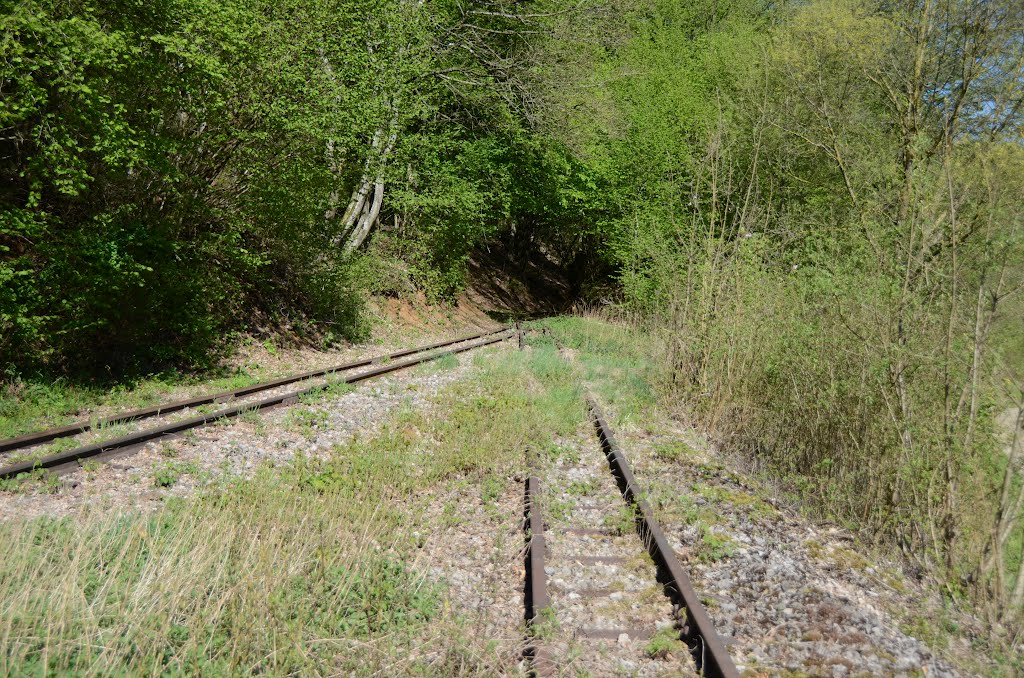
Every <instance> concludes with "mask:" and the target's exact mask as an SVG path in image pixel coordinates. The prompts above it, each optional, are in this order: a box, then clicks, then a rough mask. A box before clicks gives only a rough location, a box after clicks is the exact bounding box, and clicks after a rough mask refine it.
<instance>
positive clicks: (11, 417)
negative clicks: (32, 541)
mask: <svg viewBox="0 0 1024 678" xmlns="http://www.w3.org/2000/svg"><path fill="white" fill-rule="evenodd" d="M264 378H266V375H263V374H260V373H259V371H258V370H257V371H253V372H249V371H241V370H239V371H236V372H234V373H232V374H228V375H223V376H215V377H212V378H211V376H210V375H182V374H178V373H171V374H164V375H155V376H152V377H148V378H146V379H142V380H138V381H134V382H128V383H124V384H119V385H116V386H113V387H109V388H102V387H98V386H88V385H79V384H72V383H69V382H66V381H61V380H58V381H54V382H43V381H35V380H16V381H12V382H6V383H0V438H12V437H14V436H18V435H21V434H23V433H29V432H31V431H38V430H42V429H47V428H52V427H54V426H62V425H66V424H72V423H76V422H79V421H83V420H88V419H89V418H90V417H89V416H87V414H85V413H87V412H89V411H92V410H95V409H96V408H100V407H104V408H110V409H111V410H114V411H124V410H130V409H137V408H140V407H146V406H148V405H154V404H157V403H160V402H164V401H166V400H167V399H168V397H169V394H171V393H172V392H173V391H174V390H175V389H177V388H181V387H195V386H199V385H201V386H202V390H203V392H206V393H216V392H219V391H227V390H231V389H235V388H241V387H242V386H249V385H250V384H255V383H257V382H258V381H260V380H261V379H264ZM93 419H95V417H93Z"/></svg>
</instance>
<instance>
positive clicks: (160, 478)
mask: <svg viewBox="0 0 1024 678" xmlns="http://www.w3.org/2000/svg"><path fill="white" fill-rule="evenodd" d="M179 478H181V472H180V471H178V469H177V467H175V466H174V464H164V465H162V466H158V467H157V469H156V470H155V471H154V472H153V484H154V485H155V486H156V487H171V486H173V485H174V484H175V483H176V482H178V479H179Z"/></svg>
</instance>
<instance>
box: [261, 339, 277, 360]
mask: <svg viewBox="0 0 1024 678" xmlns="http://www.w3.org/2000/svg"><path fill="white" fill-rule="evenodd" d="M263 348H265V349H266V350H267V353H269V354H270V355H272V356H274V357H275V358H276V357H277V353H278V351H277V346H274V342H273V341H271V340H270V339H264V340H263Z"/></svg>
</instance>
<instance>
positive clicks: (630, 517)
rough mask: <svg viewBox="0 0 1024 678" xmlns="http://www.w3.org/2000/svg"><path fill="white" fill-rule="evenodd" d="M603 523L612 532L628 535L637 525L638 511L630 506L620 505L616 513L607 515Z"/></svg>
mask: <svg viewBox="0 0 1024 678" xmlns="http://www.w3.org/2000/svg"><path fill="white" fill-rule="evenodd" d="M601 524H602V525H603V526H604V528H605V529H606V530H608V531H609V532H611V533H612V534H616V535H619V536H622V535H626V534H629V533H630V532H632V531H633V528H634V526H635V525H636V513H635V512H634V511H633V508H632V507H630V506H620V507H619V509H618V510H617V511H616V512H615V513H613V514H611V515H609V516H605V517H604V520H602V521H601Z"/></svg>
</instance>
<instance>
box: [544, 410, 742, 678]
mask: <svg viewBox="0 0 1024 678" xmlns="http://www.w3.org/2000/svg"><path fill="white" fill-rule="evenodd" d="M587 408H588V410H589V414H590V418H591V421H592V422H593V425H594V431H595V434H596V437H597V443H598V444H597V445H592V446H589V447H587V448H586V449H585V451H581V453H580V454H579V455H578V458H572V457H570V458H564V457H563V458H562V459H559V460H558V461H557V462H556V463H553V464H550V465H549V466H548V467H547V468H546V469H543V470H541V469H534V470H533V472H532V473H531V475H530V477H529V478H528V480H527V487H526V501H525V504H526V509H525V511H526V543H527V548H526V582H525V608H526V610H525V612H526V614H525V616H526V620H527V625H528V629H529V634H530V639H529V642H528V645H527V650H526V653H525V654H526V656H527V658H528V659H529V660H530V662H531V665H532V667H533V671H534V673H535V675H538V676H553V675H559V674H560V673H561V672H563V671H565V670H568V671H569V672H570V673H571V674H573V675H575V674H576V673H580V672H584V673H587V674H589V675H594V676H603V675H621V674H622V673H628V674H639V675H652V676H653V675H705V676H712V677H721V678H735V677H738V675H739V674H738V672H737V670H736V667H735V665H734V664H733V662H732V659H731V658H730V657H729V654H728V652H727V651H726V649H725V645H724V643H723V642H722V639H721V638H720V637H719V636H718V634H717V632H716V631H715V629H714V625H713V624H712V622H711V619H710V618H709V617H708V615H707V612H706V611H705V609H704V607H703V604H702V603H701V601H700V598H699V596H698V595H697V593H696V591H695V590H694V589H693V586H692V584H691V583H690V579H689V577H688V575H687V574H686V571H685V570H684V569H683V567H682V565H681V563H680V562H679V560H678V559H677V558H676V555H675V553H674V552H673V550H672V548H671V546H670V545H669V543H668V541H667V540H666V538H665V535H664V533H663V531H662V529H661V527H660V526H659V525H658V523H657V521H656V520H655V518H654V515H653V512H652V510H651V507H650V506H649V505H648V504H647V502H646V501H645V500H644V499H643V492H642V490H641V488H640V487H639V485H638V484H637V482H636V479H635V478H634V476H633V473H632V470H631V469H630V466H629V463H628V461H627V460H626V457H625V455H624V454H623V452H622V450H621V449H620V448H619V446H618V444H617V443H616V442H615V438H614V435H613V434H612V431H611V428H610V427H609V426H608V423H607V421H606V420H605V418H604V415H603V413H602V412H601V409H600V407H599V405H598V404H597V402H596V400H594V399H593V397H592V396H589V395H588V396H587ZM541 476H544V477H543V480H542V478H541Z"/></svg>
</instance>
